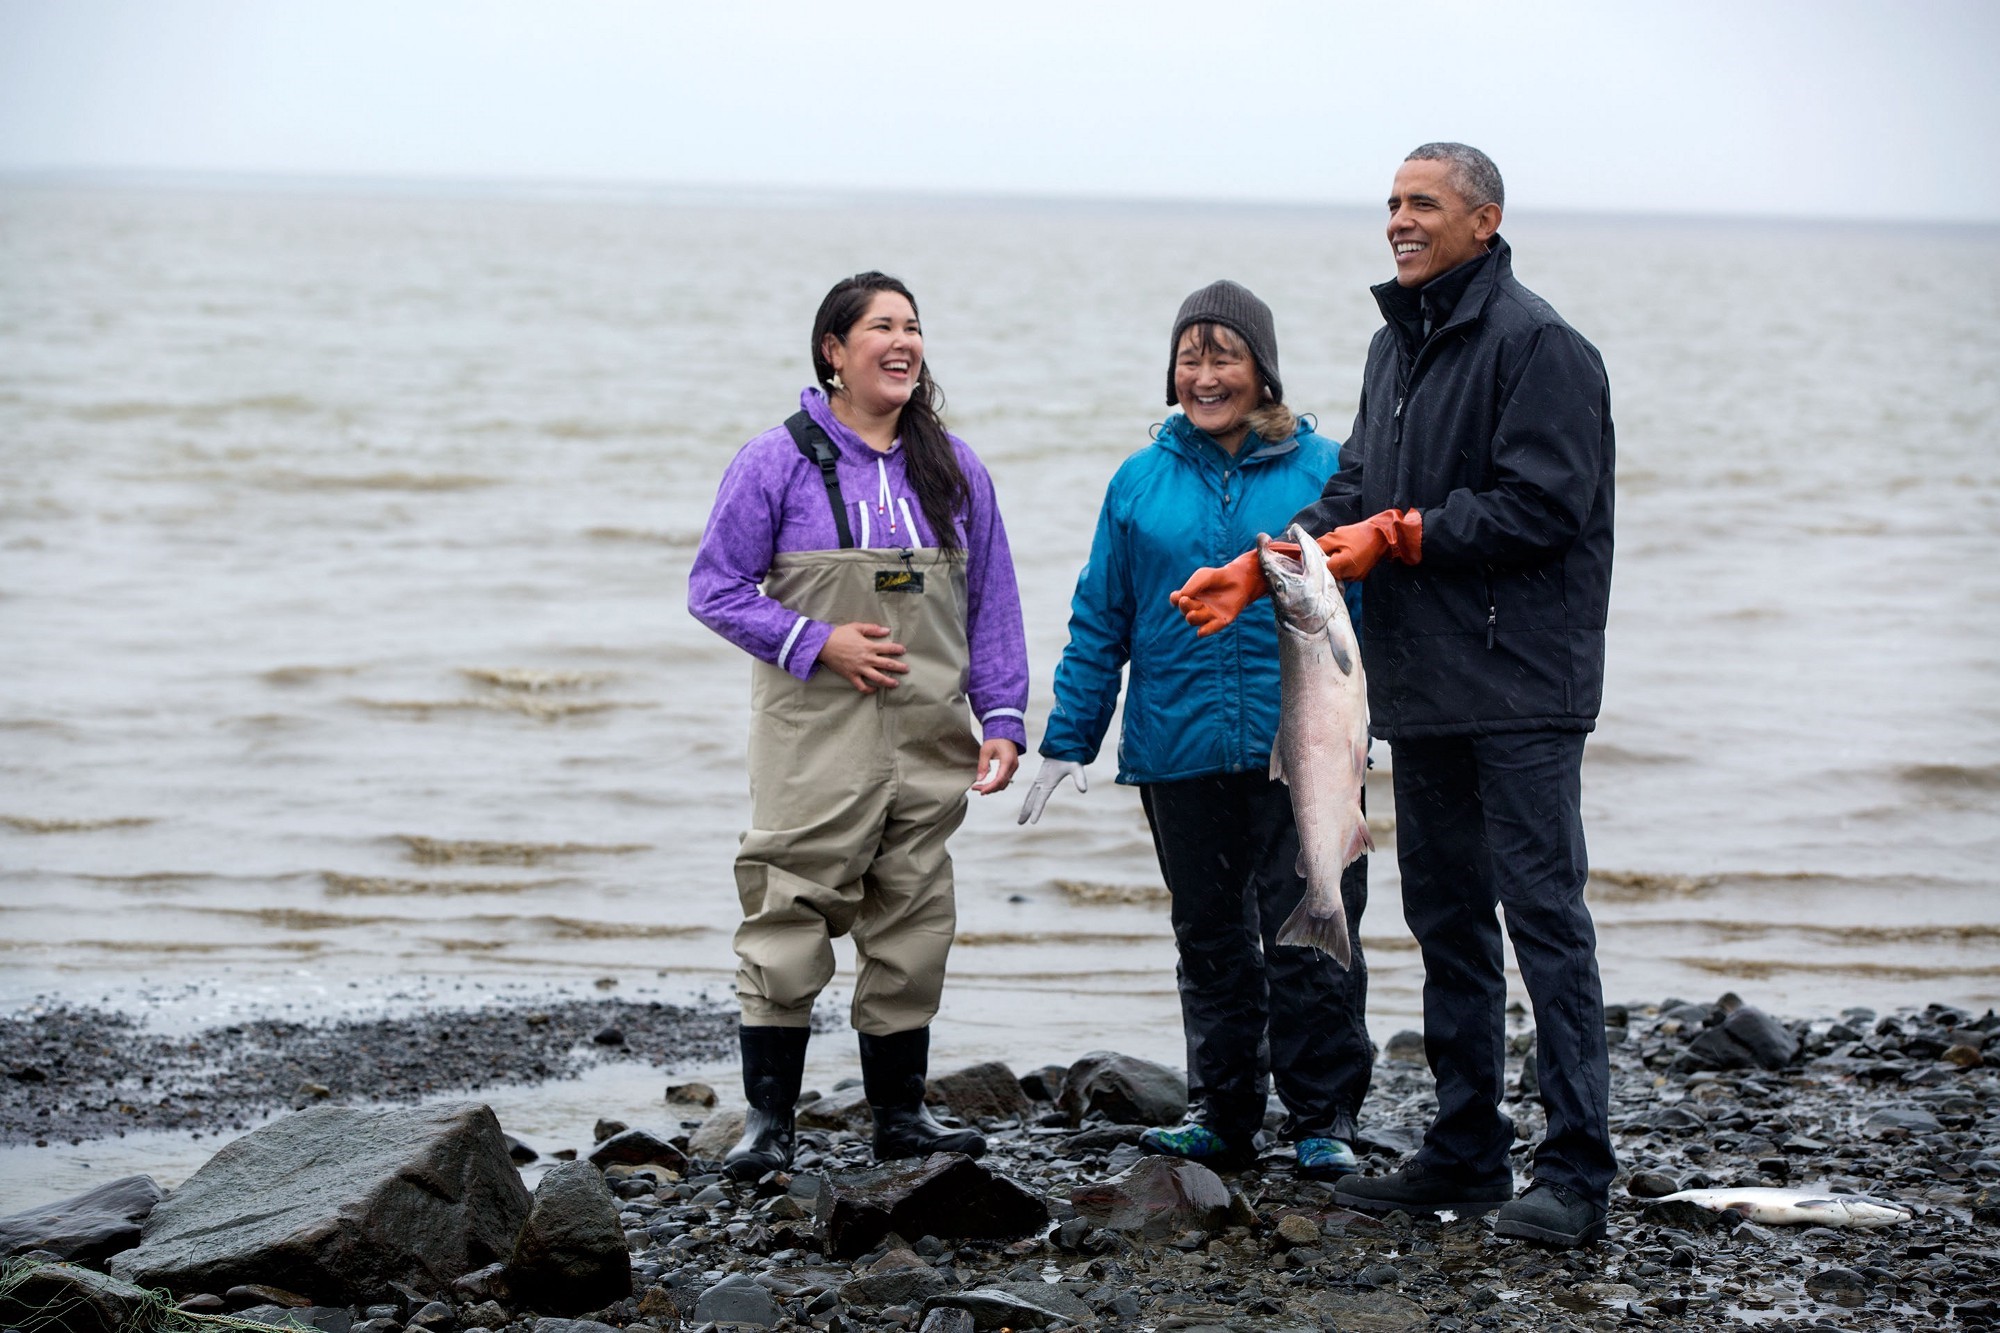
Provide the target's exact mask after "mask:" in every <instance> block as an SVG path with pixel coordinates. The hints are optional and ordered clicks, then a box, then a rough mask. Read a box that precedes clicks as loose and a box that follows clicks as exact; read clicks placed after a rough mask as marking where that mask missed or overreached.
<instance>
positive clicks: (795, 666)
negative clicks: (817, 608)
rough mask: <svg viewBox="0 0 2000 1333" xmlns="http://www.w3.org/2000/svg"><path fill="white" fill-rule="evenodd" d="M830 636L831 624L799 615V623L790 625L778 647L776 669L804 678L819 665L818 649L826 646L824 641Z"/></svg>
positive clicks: (831, 634) (831, 633) (831, 632)
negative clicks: (788, 632)
mask: <svg viewBox="0 0 2000 1333" xmlns="http://www.w3.org/2000/svg"><path fill="white" fill-rule="evenodd" d="M832 637H833V626H831V625H829V624H827V623H826V622H824V621H820V620H808V619H806V618H805V617H804V616H800V617H799V623H798V624H796V625H794V626H792V632H791V633H790V634H789V635H788V636H786V639H785V643H784V646H783V647H781V648H779V649H778V669H779V670H780V671H787V672H790V673H791V674H792V675H794V676H797V677H798V678H799V679H800V680H805V679H806V678H807V677H809V676H811V675H812V673H813V668H814V667H816V666H818V665H819V650H820V649H822V648H824V647H826V641H827V640H828V639H830V638H832Z"/></svg>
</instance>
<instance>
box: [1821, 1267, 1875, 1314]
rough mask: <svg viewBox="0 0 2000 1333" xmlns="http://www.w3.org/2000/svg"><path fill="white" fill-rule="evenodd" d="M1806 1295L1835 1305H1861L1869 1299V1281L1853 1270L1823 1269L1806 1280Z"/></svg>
mask: <svg viewBox="0 0 2000 1333" xmlns="http://www.w3.org/2000/svg"><path fill="white" fill-rule="evenodd" d="M1806 1294H1807V1295H1808V1296H1811V1297H1812V1298H1813V1299H1814V1300H1816V1301H1827V1302H1830V1303H1831V1304H1834V1305H1846V1306H1855V1305H1860V1304H1862V1303H1863V1302H1864V1301H1866V1300H1867V1299H1868V1279H1867V1278H1864V1277H1862V1276H1861V1274H1859V1273H1857V1272H1855V1271H1854V1270H1853V1269H1851V1268H1822V1269H1820V1270H1819V1272H1817V1273H1814V1274H1813V1275H1812V1276H1811V1277H1809V1278H1807V1279H1806Z"/></svg>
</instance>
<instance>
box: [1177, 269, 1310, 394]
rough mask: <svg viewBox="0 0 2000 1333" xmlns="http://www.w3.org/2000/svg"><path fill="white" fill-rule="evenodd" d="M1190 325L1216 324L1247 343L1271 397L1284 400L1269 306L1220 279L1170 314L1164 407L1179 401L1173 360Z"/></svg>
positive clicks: (1275, 337)
mask: <svg viewBox="0 0 2000 1333" xmlns="http://www.w3.org/2000/svg"><path fill="white" fill-rule="evenodd" d="M1190 324H1220V325H1222V326H1223V327H1224V328H1226V329H1229V330H1230V331H1232V332H1233V333H1235V334H1236V335H1237V336H1238V337H1239V338H1241V339H1243V341H1244V342H1246V343H1248V344H1250V355H1251V356H1253V357H1255V358H1256V359H1257V373H1258V374H1259V375H1260V376H1261V377H1262V378H1263V380H1264V383H1265V384H1266V385H1268V386H1270V390H1271V397H1272V398H1273V399H1275V400H1276V401H1278V402H1281V403H1282V402H1283V401H1285V385H1284V381H1282V380H1280V379H1279V378H1278V329H1277V325H1276V324H1275V323H1274V322H1273V321H1272V319H1271V307H1269V306H1267V305H1265V304H1264V303H1263V302H1262V301H1260V300H1258V299H1257V296H1256V293H1254V292H1252V291H1251V290H1250V289H1249V288H1248V287H1245V286H1244V285H1243V284H1242V283H1240V282H1231V281H1229V280H1228V279H1227V278H1224V279H1222V280H1221V281H1219V282H1211V283H1210V284H1208V286H1206V287H1204V288H1202V289H1201V290H1200V291H1198V292H1196V293H1195V294H1194V295H1192V296H1190V297H1188V299H1187V300H1185V301H1183V302H1181V312H1180V314H1178V315H1176V316H1174V336H1173V337H1171V338H1169V339H1168V340H1167V406H1168V407H1173V406H1175V405H1176V404H1178V403H1179V402H1180V400H1181V399H1180V395H1179V394H1177V393H1175V392H1174V361H1175V359H1176V356H1177V355H1178V353H1179V350H1180V345H1181V335H1182V334H1183V333H1186V332H1187V330H1188V326H1189V325H1190Z"/></svg>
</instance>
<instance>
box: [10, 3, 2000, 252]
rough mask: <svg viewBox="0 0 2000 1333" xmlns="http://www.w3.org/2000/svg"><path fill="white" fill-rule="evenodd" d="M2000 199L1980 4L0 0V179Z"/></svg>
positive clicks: (1991, 54) (1723, 204)
mask: <svg viewBox="0 0 2000 1333" xmlns="http://www.w3.org/2000/svg"><path fill="white" fill-rule="evenodd" d="M1429 139H1460V140H1464V141H1467V142H1470V143H1474V144H1477V145H1479V146H1480V147H1482V148H1484V149H1486V150H1487V151H1488V152H1489V153H1491V154H1492V155H1493V156H1494V158H1495V159H1496V160H1498V162H1499V164H1500V167H1501V169H1502V171H1503V172H1504V173H1505V175H1506V177H1507V183H1508V195H1509V200H1508V202H1509V204H1510V205H1512V206H1514V207H1515V208H1528V207H1532V208H1534V209H1536V210H1540V209H1544V208H1566V209H1570V208H1573V209H1588V210H1591V211H1634V210H1637V211H1666V212H1674V213H1734V214H1744V213H1750V214H1778V215H1817V216H1835V217H1872V218H1908V219H1920V220H1952V221H1993V220H1996V219H2000V3H1995V2H1994V0H1795V2H1794V0H1672V3H1657V2H1655V3H1644V4H1639V3H1621V2H1619V0H1516V2H1515V3H1508V4H1497V3H1490V2H1489V0H1482V2H1481V3H1465V2H1462V0H1427V3H1424V4H1420V5H1400V4H1388V3H1382V2H1381V0H1374V2H1373V3H1367V4H1353V3H1347V2H1346V0H1339V2H1338V3H1335V2H1331V0H1316V2H1314V3H1263V2H1260V0H1206V2H1205V3H1204V2H1202V0H1147V2H1146V3H1129V4H1128V3H1092V0H1014V2H1013V3H1001V4H993V3H988V4H979V5H973V4H959V3H950V2H946V3H940V2H939V0H928V2H927V3H906V4H898V5H883V4H877V3H872V2H870V0H839V2H838V3H834V2H832V0H822V2H821V3H813V4H806V3H796V2H795V0H741V2H740V3H736V4H728V3H719V2H717V0H700V2H699V3H691V2H688V0H653V2H651V3H640V2H639V0H538V2H530V0H0V171H42V170H49V169H56V170H70V169H77V168H84V169H113V170H123V169H135V168H136V169H144V170H162V169H164V170H173V171H183V170H186V171H224V172H283V173H293V174H306V175H361V176H372V177H420V178H445V179H477V180H493V179H516V178H521V179H541V180H556V181H612V182H643V183H658V184H690V185H698V184H720V185H759V186H764V185H775V186H792V185H800V186H815V187H817V186H832V187H839V188H844V189H858V190H868V189H875V188H884V189H894V190H912V189H914V190H925V191H931V190H937V191H975V192H999V193H1008V194H1043V195H1075V194H1083V195H1104V196H1173V197H1193V198H1214V199H1273V200H1288V201H1295V202H1316V201H1326V202H1336V203H1351V204H1373V203H1377V202H1379V201H1380V200H1381V198H1382V197H1383V194H1384V193H1385V190H1386V187H1387V185H1388V181H1389V178H1390V176H1391V174H1392V173H1393V170H1394V166H1395V163H1396V162H1397V161H1398V160H1399V159H1400V158H1401V156H1402V155H1403V154H1404V153H1405V152H1407V151H1408V150H1409V149H1410V148H1411V147H1414V146H1415V145H1416V144H1418V143H1421V142H1423V141H1425V140H1429Z"/></svg>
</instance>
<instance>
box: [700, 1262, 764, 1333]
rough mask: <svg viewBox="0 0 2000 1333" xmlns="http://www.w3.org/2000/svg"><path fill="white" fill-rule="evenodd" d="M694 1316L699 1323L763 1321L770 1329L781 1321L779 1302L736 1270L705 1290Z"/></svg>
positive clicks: (748, 1322)
mask: <svg viewBox="0 0 2000 1333" xmlns="http://www.w3.org/2000/svg"><path fill="white" fill-rule="evenodd" d="M694 1317H695V1322H696V1323H717V1324H762V1325H763V1326H764V1327H765V1328H769V1327H770V1326H771V1325H773V1324H775V1323H777V1322H778V1303H777V1302H776V1301H774V1300H772V1299H771V1293H770V1292H768V1291H766V1290H764V1289H763V1288H762V1287H760V1286H758V1285H757V1284H756V1283H755V1282H753V1281H751V1280H750V1279H749V1278H747V1277H745V1276H744V1275H743V1274H741V1273H732V1274H730V1275H729V1276H728V1277H726V1278H724V1279H722V1281H720V1282H718V1283H716V1284H715V1285H714V1286H712V1287H710V1288H709V1289H708V1290H706V1291H704V1292H702V1294H701V1299H700V1300H698V1301H696V1302H695V1307H694Z"/></svg>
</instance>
